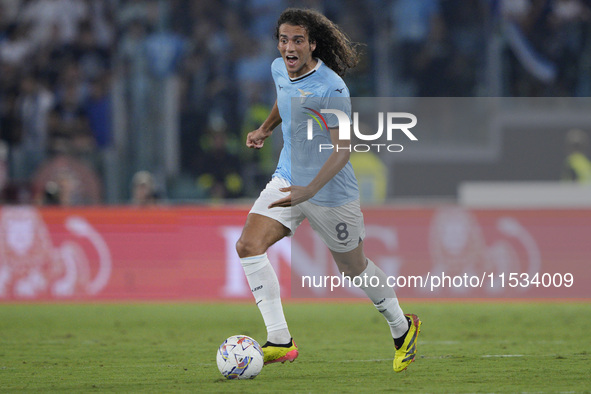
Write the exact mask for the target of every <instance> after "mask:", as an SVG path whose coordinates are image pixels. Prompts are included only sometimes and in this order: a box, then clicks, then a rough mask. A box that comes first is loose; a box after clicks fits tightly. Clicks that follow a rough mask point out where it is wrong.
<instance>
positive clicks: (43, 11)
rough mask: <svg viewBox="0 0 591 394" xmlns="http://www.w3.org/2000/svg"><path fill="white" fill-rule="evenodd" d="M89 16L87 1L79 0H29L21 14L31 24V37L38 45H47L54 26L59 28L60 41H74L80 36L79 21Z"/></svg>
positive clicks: (67, 42)
mask: <svg viewBox="0 0 591 394" xmlns="http://www.w3.org/2000/svg"><path fill="white" fill-rule="evenodd" d="M87 17H88V6H87V3H86V2H85V1H79V0H29V1H27V2H25V5H24V8H23V10H22V13H21V16H20V18H21V20H22V21H23V22H25V23H27V24H29V25H30V26H31V28H32V31H31V39H32V40H33V42H34V43H35V45H36V46H43V45H45V44H46V43H47V40H48V38H50V37H52V34H50V33H51V31H52V30H53V29H54V28H57V30H58V39H59V41H60V43H63V44H69V43H71V42H73V41H74V40H75V39H76V37H77V36H78V26H79V23H80V22H81V21H83V20H84V19H86V18H87Z"/></svg>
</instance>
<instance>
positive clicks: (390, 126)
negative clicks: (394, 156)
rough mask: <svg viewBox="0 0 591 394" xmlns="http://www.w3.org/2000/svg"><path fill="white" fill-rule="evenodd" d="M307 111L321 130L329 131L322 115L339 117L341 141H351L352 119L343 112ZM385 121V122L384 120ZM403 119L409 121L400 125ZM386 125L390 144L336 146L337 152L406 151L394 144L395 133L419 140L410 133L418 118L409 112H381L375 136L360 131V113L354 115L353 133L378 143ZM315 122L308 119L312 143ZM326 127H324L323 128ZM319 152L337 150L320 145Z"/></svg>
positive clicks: (363, 139) (328, 145)
mask: <svg viewBox="0 0 591 394" xmlns="http://www.w3.org/2000/svg"><path fill="white" fill-rule="evenodd" d="M305 108H306V109H307V110H310V111H312V112H313V113H309V115H310V116H311V117H312V118H313V119H314V120H315V121H316V123H317V124H318V125H319V126H320V128H321V129H322V128H324V127H326V129H327V130H328V125H327V123H326V119H325V118H324V116H322V114H333V115H335V116H336V117H337V119H338V121H339V140H341V141H343V140H347V141H350V140H351V119H349V116H347V114H346V113H344V112H343V111H339V110H337V109H321V110H320V112H318V111H316V110H313V109H312V108H308V107H305ZM384 119H385V120H384ZM401 119H405V120H407V122H405V123H400V120H401ZM384 123H386V127H385V129H386V140H387V141H388V143H387V144H386V143H375V142H374V143H371V144H370V143H359V144H351V145H349V146H346V147H343V146H336V150H337V152H338V151H339V150H348V151H350V152H369V151H370V150H375V151H376V152H380V151H382V150H384V151H387V152H391V153H399V152H402V151H403V150H404V146H402V145H401V144H393V143H390V142H392V139H393V135H394V132H395V131H401V132H402V133H404V135H405V136H406V137H407V138H408V139H409V140H411V141H418V138H417V137H415V135H414V134H413V133H412V132H411V131H410V129H412V128H413V127H415V126H416V125H417V117H416V116H415V115H413V114H411V113H408V112H386V113H384V112H379V113H378V130H377V131H376V132H375V133H374V134H364V133H362V132H361V131H360V130H359V113H358V112H354V113H353V133H355V136H356V137H357V138H358V139H359V140H361V141H378V140H379V139H380V138H382V135H383V134H384ZM313 125H314V123H313V121H312V119H308V130H307V131H308V140H309V141H311V140H312V139H313ZM323 126H324V127H323ZM318 149H319V151H320V152H322V151H323V150H332V149H335V146H334V145H333V144H320V145H319V147H318Z"/></svg>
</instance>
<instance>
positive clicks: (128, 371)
mask: <svg viewBox="0 0 591 394" xmlns="http://www.w3.org/2000/svg"><path fill="white" fill-rule="evenodd" d="M403 308H404V310H405V312H412V313H416V314H418V315H419V316H420V318H421V320H422V321H423V326H422V330H421V334H420V336H419V342H418V355H417V359H416V361H415V362H414V363H413V364H411V366H410V367H409V368H408V370H407V371H405V372H402V373H398V374H396V373H394V372H393V371H392V357H393V344H392V339H391V338H389V330H388V328H387V325H386V323H385V321H384V320H383V318H382V316H381V315H380V314H379V313H378V312H377V311H376V310H375V309H374V308H373V306H372V305H371V304H369V303H361V302H354V303H288V304H286V305H285V312H286V317H287V319H288V323H289V324H290V329H291V332H292V334H293V335H294V338H295V340H296V342H297V343H298V346H299V348H300V357H299V358H298V359H297V360H296V362H294V363H292V364H290V363H286V364H274V365H270V366H267V367H265V368H263V371H262V372H261V374H260V375H259V376H258V377H257V378H256V379H254V380H247V381H228V380H225V379H223V378H222V377H221V375H220V374H219V372H218V370H217V366H216V363H215V355H216V350H217V347H218V346H219V344H220V343H221V342H222V341H223V340H224V339H225V338H226V337H228V336H230V335H234V334H246V335H250V336H252V337H254V338H255V339H257V340H259V341H260V342H264V339H265V332H264V325H263V322H262V319H261V317H260V315H259V313H258V309H257V308H256V306H255V305H253V304H251V303H245V304H172V303H171V304H129V305H127V304H83V305H78V304H67V305H54V304H43V305H29V304H17V305H0V392H2V393H8V392H44V393H45V392H60V393H62V392H84V393H87V392H117V393H121V392H154V393H162V392H253V393H257V392H352V393H353V392H355V393H356V392H389V391H400V392H406V393H408V392H454V393H455V392H589V391H590V390H591V359H590V352H591V304H589V303H447V302H436V303H428V302H421V303H408V304H403Z"/></svg>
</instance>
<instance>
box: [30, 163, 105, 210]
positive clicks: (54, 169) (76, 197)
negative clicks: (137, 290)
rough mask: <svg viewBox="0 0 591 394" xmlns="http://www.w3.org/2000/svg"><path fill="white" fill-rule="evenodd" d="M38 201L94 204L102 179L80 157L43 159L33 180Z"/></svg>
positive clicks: (96, 200) (99, 191) (98, 195)
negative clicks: (43, 161)
mask: <svg viewBox="0 0 591 394" xmlns="http://www.w3.org/2000/svg"><path fill="white" fill-rule="evenodd" d="M32 185H33V191H34V197H33V200H34V201H35V202H36V203H37V204H53V205H55V204H59V205H62V206H71V205H94V204H98V203H99V202H100V201H101V188H102V186H101V181H100V179H99V178H98V176H97V174H96V172H95V171H94V170H93V169H92V168H91V167H89V166H88V165H87V164H85V163H84V162H83V161H81V160H78V159H75V158H73V157H70V156H66V155H59V156H56V157H54V158H52V159H50V160H48V161H46V162H45V163H44V164H43V165H42V166H41V167H40V168H39V170H38V171H37V173H36V174H35V175H34V177H33V180H32Z"/></svg>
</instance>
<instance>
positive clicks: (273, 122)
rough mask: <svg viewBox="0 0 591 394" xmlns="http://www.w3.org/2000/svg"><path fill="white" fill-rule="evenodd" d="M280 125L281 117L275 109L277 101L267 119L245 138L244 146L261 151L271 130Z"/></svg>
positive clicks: (277, 109)
mask: <svg viewBox="0 0 591 394" xmlns="http://www.w3.org/2000/svg"><path fill="white" fill-rule="evenodd" d="M280 123H281V115H279V108H278V107H277V100H275V104H274V105H273V109H272V110H271V113H270V114H269V116H267V119H266V120H265V121H264V122H263V124H262V125H261V127H259V128H258V129H256V130H255V131H251V132H250V133H248V135H247V136H246V146H248V147H249V148H254V149H261V148H262V147H263V145H264V144H265V140H266V139H267V138H269V137H270V136H271V134H273V129H275V127H277V126H279V124H280Z"/></svg>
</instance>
